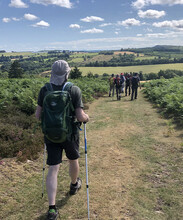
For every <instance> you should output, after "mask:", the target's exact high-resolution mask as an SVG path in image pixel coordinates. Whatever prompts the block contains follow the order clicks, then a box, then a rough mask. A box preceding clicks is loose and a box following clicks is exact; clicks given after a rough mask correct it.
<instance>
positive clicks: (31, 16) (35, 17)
mask: <svg viewBox="0 0 183 220" xmlns="http://www.w3.org/2000/svg"><path fill="white" fill-rule="evenodd" d="M24 18H25V19H26V20H29V21H34V20H36V19H38V17H37V16H35V15H33V14H24Z"/></svg>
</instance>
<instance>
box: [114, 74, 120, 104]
mask: <svg viewBox="0 0 183 220" xmlns="http://www.w3.org/2000/svg"><path fill="white" fill-rule="evenodd" d="M114 84H115V86H116V97H117V100H120V99H121V87H122V84H121V79H120V77H119V75H118V74H117V75H116V78H115V79H114Z"/></svg>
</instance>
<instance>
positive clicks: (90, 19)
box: [80, 16, 104, 22]
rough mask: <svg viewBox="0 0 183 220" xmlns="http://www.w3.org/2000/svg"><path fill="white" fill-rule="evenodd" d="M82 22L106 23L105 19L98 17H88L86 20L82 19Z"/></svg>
mask: <svg viewBox="0 0 183 220" xmlns="http://www.w3.org/2000/svg"><path fill="white" fill-rule="evenodd" d="M80 20H81V21H84V22H93V21H104V19H103V18H100V17H97V16H90V17H89V16H87V17H86V18H82V19H80Z"/></svg>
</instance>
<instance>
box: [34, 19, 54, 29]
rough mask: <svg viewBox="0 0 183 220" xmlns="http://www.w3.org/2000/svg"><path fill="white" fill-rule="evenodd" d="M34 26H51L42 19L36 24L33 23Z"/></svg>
mask: <svg viewBox="0 0 183 220" xmlns="http://www.w3.org/2000/svg"><path fill="white" fill-rule="evenodd" d="M32 26H33V27H49V26H50V24H49V23H48V22H46V21H43V20H42V21H40V22H37V23H36V24H33V25H32Z"/></svg>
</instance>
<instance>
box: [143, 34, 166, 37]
mask: <svg viewBox="0 0 183 220" xmlns="http://www.w3.org/2000/svg"><path fill="white" fill-rule="evenodd" d="M146 36H147V37H149V38H166V37H167V34H164V33H152V34H146Z"/></svg>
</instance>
